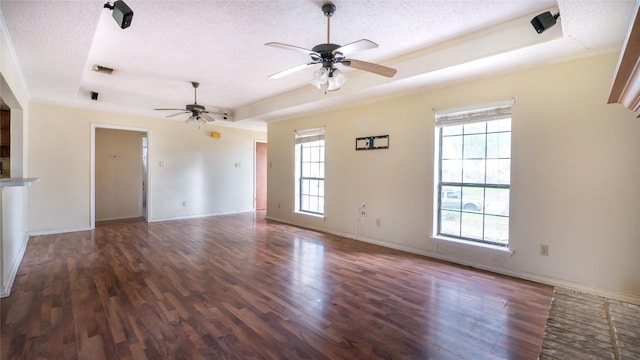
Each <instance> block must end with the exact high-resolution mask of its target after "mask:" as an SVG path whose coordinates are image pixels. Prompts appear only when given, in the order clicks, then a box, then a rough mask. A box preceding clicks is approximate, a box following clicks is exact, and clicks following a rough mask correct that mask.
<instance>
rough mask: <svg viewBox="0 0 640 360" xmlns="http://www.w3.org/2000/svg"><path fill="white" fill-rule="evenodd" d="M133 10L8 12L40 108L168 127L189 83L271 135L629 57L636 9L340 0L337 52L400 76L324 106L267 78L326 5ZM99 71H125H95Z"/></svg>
mask: <svg viewBox="0 0 640 360" xmlns="http://www.w3.org/2000/svg"><path fill="white" fill-rule="evenodd" d="M126 3H127V4H128V5H129V6H130V7H131V8H132V9H133V11H134V17H133V21H132V25H131V26H130V27H129V28H127V29H125V30H122V29H120V28H119V27H118V26H117V24H116V23H115V21H114V20H113V19H112V17H111V12H110V11H109V10H107V9H104V8H103V4H104V1H7V0H2V1H0V12H1V13H0V15H1V20H2V22H3V28H4V29H3V31H4V32H6V33H7V34H8V35H9V38H10V40H9V41H10V43H11V44H12V47H13V48H14V49H15V55H16V57H17V59H18V62H19V64H20V66H21V69H22V72H23V75H24V78H25V82H26V87H27V89H28V92H29V96H30V98H31V99H33V100H37V101H45V102H50V103H56V104H64V105H70V106H79V107H87V108H96V109H104V110H109V111H116V112H122V113H131V114H142V115H148V116H154V117H157V118H158V119H159V121H161V120H160V119H162V118H163V117H164V115H166V113H161V112H156V111H153V110H152V109H154V108H157V107H177V108H182V107H184V105H185V104H187V103H192V102H193V92H192V88H191V84H190V83H189V82H190V81H199V82H200V83H201V86H200V88H199V89H198V103H200V104H203V105H206V106H207V107H217V108H223V109H230V110H231V111H232V112H233V114H234V121H233V122H224V121H220V122H219V123H220V125H227V126H239V127H246V128H254V129H262V130H264V129H266V121H272V120H274V119H280V118H284V117H289V116H294V115H298V114H301V113H305V112H314V111H320V110H323V109H327V108H331V107H335V106H344V105H345V104H349V103H354V102H358V101H363V100H365V99H370V98H371V97H375V96H386V95H389V94H395V93H398V92H402V91H408V90H412V89H416V88H422V87H433V86H443V85H444V84H448V83H451V82H454V81H464V80H467V79H470V78H474V77H478V76H486V75H487V74H497V73H501V72H507V71H513V70H517V69H522V68H525V67H531V66H536V65H540V64H544V63H553V62H559V61H565V60H567V59H571V58H577V57H584V56H591V55H595V54H598V53H604V52H611V51H620V48H621V46H622V42H623V40H624V37H625V34H626V31H627V27H628V26H629V22H630V20H631V17H632V15H633V13H635V8H636V3H635V1H632V0H629V1H596V0H582V1H562V0H561V1H558V2H556V1H546V0H535V1H513V0H495V1H483V0H469V1H418V0H393V1H389V0H386V1H380V0H369V1H367V0H357V1H356V0H353V1H352V0H335V1H333V3H334V4H335V5H336V6H337V11H336V13H335V15H334V16H333V17H332V19H331V42H333V43H338V44H346V43H349V42H352V41H355V40H358V39H362V38H366V39H370V40H372V41H374V42H376V43H378V44H379V45H380V47H379V48H377V49H373V50H366V51H363V52H361V53H357V54H354V55H353V56H352V57H353V58H356V59H360V60H365V61H371V62H379V63H381V64H384V65H387V66H391V67H395V68H397V69H398V73H397V75H396V76H395V77H394V78H392V79H388V78H384V77H380V76H377V75H374V74H369V73H366V72H363V71H358V70H354V71H348V70H347V71H346V72H347V75H348V77H349V80H348V82H347V83H346V84H345V85H344V86H343V87H342V89H341V90H340V91H336V92H333V93H328V94H324V93H323V92H322V91H319V90H317V89H316V88H314V87H313V86H311V85H309V83H308V81H309V80H310V79H311V76H312V73H313V69H307V70H303V71H300V72H298V73H295V74H293V75H290V76H288V77H285V78H283V79H278V80H270V79H268V78H267V76H269V75H271V74H273V73H275V72H278V71H280V70H283V69H285V68H287V67H291V66H294V65H298V64H301V63H304V62H305V61H307V60H308V58H307V57H305V55H304V54H298V53H295V52H290V51H286V50H281V49H274V48H270V47H266V46H264V44H265V43H267V42H271V41H278V42H283V43H288V44H292V45H297V46H301V47H305V48H311V47H313V46H314V45H316V44H319V43H323V42H325V41H326V19H325V17H324V15H323V14H322V11H321V9H320V8H321V6H322V4H323V3H324V2H323V1H318V0H287V1H263V0H260V1H255V0H247V1H242V0H220V1H141V0H126ZM550 9H551V10H552V11H554V12H555V11H558V10H559V11H560V13H561V16H560V22H559V24H557V25H556V26H555V27H553V28H551V29H550V30H548V31H546V32H545V33H543V34H537V33H535V31H534V30H533V28H532V27H531V25H530V24H529V21H530V20H531V18H532V17H533V16H534V15H537V14H538V13H540V12H542V11H546V10H550ZM95 64H99V65H102V66H107V67H111V68H114V69H115V71H114V73H113V74H112V75H104V74H101V73H96V72H93V71H92V67H93V65H95ZM612 78H613V74H612ZM90 91H95V92H98V93H99V94H100V95H99V100H98V101H92V100H91V99H90V95H89V93H90Z"/></svg>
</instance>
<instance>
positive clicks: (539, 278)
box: [266, 216, 640, 305]
mask: <svg viewBox="0 0 640 360" xmlns="http://www.w3.org/2000/svg"><path fill="white" fill-rule="evenodd" d="M266 219H268V220H273V221H277V222H281V223H284V224H288V225H293V226H298V227H301V228H306V229H310V230H315V231H320V232H325V233H328V234H332V235H337V236H341V237H344V238H347V239H352V240H356V241H362V242H366V243H370V244H374V245H379V246H384V247H388V248H391V249H396V250H401V251H406V252H409V253H412V254H417V255H423V256H426V257H430V258H434V259H438V260H443V261H447V262H451V263H454V264H458V265H463V266H469V267H473V268H476V269H480V270H486V271H491V272H493V273H496V274H501V275H507V276H512V277H515V278H519V279H524V280H530V281H535V282H539V283H542V284H547V285H551V286H560V287H564V288H568V289H572V290H576V291H580V292H585V293H589V294H594V295H598V296H603V297H606V298H610V299H615V300H619V301H624V302H628V303H631V304H636V305H640V297H638V296H634V295H629V294H623V293H618V292H611V291H606V290H601V289H596V288H592V287H590V286H587V285H584V284H580V283H575V282H571V281H566V280H562V279H556V278H553V277H548V276H543V275H538V274H532V273H527V272H520V271H513V270H509V269H505V268H500V267H492V266H487V265H484V264H478V263H474V262H471V261H463V260H459V259H455V258H451V257H449V256H446V255H442V254H440V253H437V252H432V251H426V250H422V249H416V248H412V247H408V246H403V245H398V244H394V243H389V242H385V241H380V240H374V239H368V238H364V237H362V236H360V237H358V236H356V235H353V234H347V233H341V232H337V231H331V230H327V229H325V228H323V227H319V226H309V225H301V224H297V223H294V222H291V221H287V220H283V219H279V218H276V217H272V216H267V217H266Z"/></svg>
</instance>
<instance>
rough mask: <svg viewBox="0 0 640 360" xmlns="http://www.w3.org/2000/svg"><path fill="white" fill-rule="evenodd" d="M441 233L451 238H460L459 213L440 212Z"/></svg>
mask: <svg viewBox="0 0 640 360" xmlns="http://www.w3.org/2000/svg"><path fill="white" fill-rule="evenodd" d="M440 233H441V234H445V235H451V236H460V213H459V212H457V211H448V210H440Z"/></svg>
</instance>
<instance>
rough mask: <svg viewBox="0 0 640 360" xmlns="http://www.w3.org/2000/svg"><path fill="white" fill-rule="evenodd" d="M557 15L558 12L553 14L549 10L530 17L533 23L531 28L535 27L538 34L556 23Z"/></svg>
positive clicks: (558, 14)
mask: <svg viewBox="0 0 640 360" xmlns="http://www.w3.org/2000/svg"><path fill="white" fill-rule="evenodd" d="M559 16H560V13H557V14H555V15H553V14H551V11H547V12H543V13H542V14H540V15H538V16H536V17H534V18H533V19H531V25H533V28H534V29H536V32H537V33H538V34H542V33H543V32H544V31H545V30H547V29H548V28H550V27H552V26H553V25H555V24H556V19H557V18H558V17H559Z"/></svg>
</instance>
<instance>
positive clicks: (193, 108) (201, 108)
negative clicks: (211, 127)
mask: <svg viewBox="0 0 640 360" xmlns="http://www.w3.org/2000/svg"><path fill="white" fill-rule="evenodd" d="M187 111H191V112H193V111H204V106H202V105H198V104H188V105H187Z"/></svg>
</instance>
